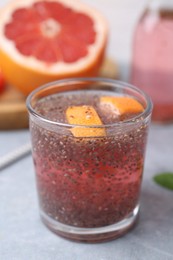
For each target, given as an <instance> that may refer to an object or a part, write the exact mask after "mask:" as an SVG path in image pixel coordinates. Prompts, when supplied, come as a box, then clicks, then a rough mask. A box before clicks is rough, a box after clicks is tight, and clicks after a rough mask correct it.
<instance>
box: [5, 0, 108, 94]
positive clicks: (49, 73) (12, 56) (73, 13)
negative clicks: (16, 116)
mask: <svg viewBox="0 0 173 260" xmlns="http://www.w3.org/2000/svg"><path fill="white" fill-rule="evenodd" d="M107 32H108V26H107V22H106V20H105V18H104V17H103V16H102V15H101V14H100V13H99V12H98V11H96V10H94V9H93V8H91V7H89V6H88V5H86V4H84V3H82V2H80V1H79V0H73V1H72V0H27V1H26V0H15V1H12V2H10V3H9V4H8V5H6V6H5V7H4V8H3V9H2V10H1V13H0V63H1V66H2V71H3V73H4V76H5V78H6V80H7V81H8V82H9V83H10V84H11V85H13V86H15V87H17V88H18V89H19V90H20V91H22V92H23V93H24V94H28V93H30V92H31V91H32V90H33V89H35V88H36V87H38V86H39V85H42V84H44V83H46V82H49V81H53V80H57V79H61V78H67V77H76V76H94V75H97V72H98V70H99V67H100V65H101V63H102V60H103V56H104V52H105V48H106V43H107Z"/></svg>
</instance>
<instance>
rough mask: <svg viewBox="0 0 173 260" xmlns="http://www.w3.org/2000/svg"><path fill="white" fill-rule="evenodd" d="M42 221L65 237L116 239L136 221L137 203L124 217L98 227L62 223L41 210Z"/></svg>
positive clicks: (80, 240)
mask: <svg viewBox="0 0 173 260" xmlns="http://www.w3.org/2000/svg"><path fill="white" fill-rule="evenodd" d="M40 214H41V219H42V221H43V223H44V224H45V225H46V226H47V227H48V228H49V229H50V230H51V231H53V232H54V233H56V234H57V235H59V236H62V237H64V238H66V239H70V240H74V241H78V242H86V243H87V242H88V243H97V242H103V241H108V240H113V239H116V238H118V237H120V236H122V235H124V234H125V233H127V232H128V231H129V230H130V229H131V228H132V227H133V226H134V225H135V223H136V221H137V219H138V215H139V205H137V206H136V208H135V209H134V210H133V212H132V213H131V214H129V215H128V216H127V217H126V218H125V219H123V220H121V221H120V222H118V223H116V224H112V225H109V226H104V227H99V228H80V227H74V226H69V225H65V224H62V223H60V222H58V221H55V220H54V219H52V218H50V217H49V216H47V215H46V214H45V213H44V212H42V211H41V213H40Z"/></svg>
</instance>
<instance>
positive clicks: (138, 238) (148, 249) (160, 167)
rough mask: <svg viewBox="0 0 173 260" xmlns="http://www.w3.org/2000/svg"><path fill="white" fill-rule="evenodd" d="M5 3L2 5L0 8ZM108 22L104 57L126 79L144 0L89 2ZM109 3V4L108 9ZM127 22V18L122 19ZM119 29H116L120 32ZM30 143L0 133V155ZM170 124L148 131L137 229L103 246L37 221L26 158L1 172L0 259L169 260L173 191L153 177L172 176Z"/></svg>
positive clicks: (25, 136) (24, 136) (19, 134)
mask: <svg viewBox="0 0 173 260" xmlns="http://www.w3.org/2000/svg"><path fill="white" fill-rule="evenodd" d="M5 2H7V1H1V3H0V4H1V5H2V4H3V3H5ZM85 2H88V3H91V4H93V5H94V6H96V7H98V8H99V9H101V10H102V12H104V13H105V15H106V16H107V17H108V20H109V22H110V28H111V31H110V32H111V33H110V42H109V47H108V53H109V55H111V57H113V58H115V59H117V61H118V62H119V64H120V68H121V72H122V79H124V80H126V78H127V76H128V71H129V70H128V67H129V60H130V49H131V39H132V32H133V28H134V24H135V22H136V19H137V17H138V15H139V13H140V11H141V9H142V8H143V5H144V4H145V0H141V1H138V0H131V1H128V0H121V1H118V0H88V1H85ZM108 2H109V4H108ZM127 17H128V19H127ZM120 29H121V30H120ZM28 140H29V132H28V130H21V131H9V132H4V131H1V132H0V156H2V155H4V154H6V153H7V152H10V151H11V150H13V149H15V148H17V147H19V146H20V145H22V144H24V143H25V142H27V141H28ZM172 153H173V125H167V126H164V125H162V126H161V125H160V126H159V125H152V126H151V128H150V134H149V140H148V147H147V154H146V163H145V169H144V178H143V185H142V193H141V214H140V219H139V223H138V225H137V226H136V227H135V228H134V229H133V230H132V231H131V232H129V233H128V234H127V235H125V236H123V237H121V238H119V239H117V240H114V241H111V242H107V243H101V244H81V243H75V242H70V241H67V240H65V239H62V238H60V237H58V236H56V235H54V234H53V233H51V232H50V231H49V230H48V229H47V228H46V227H45V226H44V225H43V224H42V223H41V221H40V218H39V213H38V203H37V194H36V187H35V176H34V169H33V164H32V158H31V156H28V157H26V158H24V159H22V160H20V161H18V162H17V163H15V164H13V165H11V166H10V167H8V168H6V169H4V170H3V171H1V172H0V259H2V260H54V259H55V260H57V259H58V260H66V259H67V260H68V259H69V260H81V259H82V260H114V259H115V260H171V259H173V192H171V191H168V190H165V189H163V188H161V187H159V186H157V185H156V184H155V183H154V182H153V180H152V177H153V176H154V175H155V174H156V173H158V172H161V171H173V157H172Z"/></svg>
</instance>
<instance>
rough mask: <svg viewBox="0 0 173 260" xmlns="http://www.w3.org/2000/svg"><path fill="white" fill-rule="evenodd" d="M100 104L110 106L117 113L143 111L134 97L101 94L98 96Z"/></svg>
mask: <svg viewBox="0 0 173 260" xmlns="http://www.w3.org/2000/svg"><path fill="white" fill-rule="evenodd" d="M100 104H101V106H103V105H106V106H110V108H111V109H113V110H114V111H115V112H116V113H117V114H118V115H124V114H129V113H130V114H133V113H134V114H135V113H141V112H143V111H144V107H143V106H142V105H141V104H140V103H139V102H138V101H137V100H136V99H134V98H131V97H128V96H125V97H111V96H103V97H101V98H100Z"/></svg>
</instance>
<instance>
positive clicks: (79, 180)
mask: <svg viewBox="0 0 173 260" xmlns="http://www.w3.org/2000/svg"><path fill="white" fill-rule="evenodd" d="M27 107H28V110H29V115H30V132H31V140H32V154H33V161H34V166H35V172H36V180H37V190H38V197H39V204H40V215H41V219H42V221H43V222H44V223H45V225H46V226H47V227H48V228H49V229H50V230H52V231H53V232H55V233H57V234H58V235H60V236H63V237H65V238H68V239H72V240H77V241H85V242H99V241H104V240H110V239H113V238H116V237H119V236H120V235H122V234H124V233H125V232H127V231H128V230H129V229H130V228H132V227H133V226H134V224H135V223H136V220H137V217H138V213H139V196H140V187H141V180H142V174H143V166H144V156H145V148H146V141H147V133H148V126H149V122H150V117H151V111H152V104H151V101H150V98H149V97H148V96H147V95H146V94H145V93H143V92H142V91H141V90H139V89H137V88H135V87H133V86H131V85H129V84H127V83H123V82H119V81H114V80H108V79H102V78H78V79H66V80H60V81H57V82H53V83H50V84H47V85H45V86H42V87H40V88H38V89H36V90H35V91H33V92H32V93H31V94H30V95H29V97H28V98H27Z"/></svg>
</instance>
